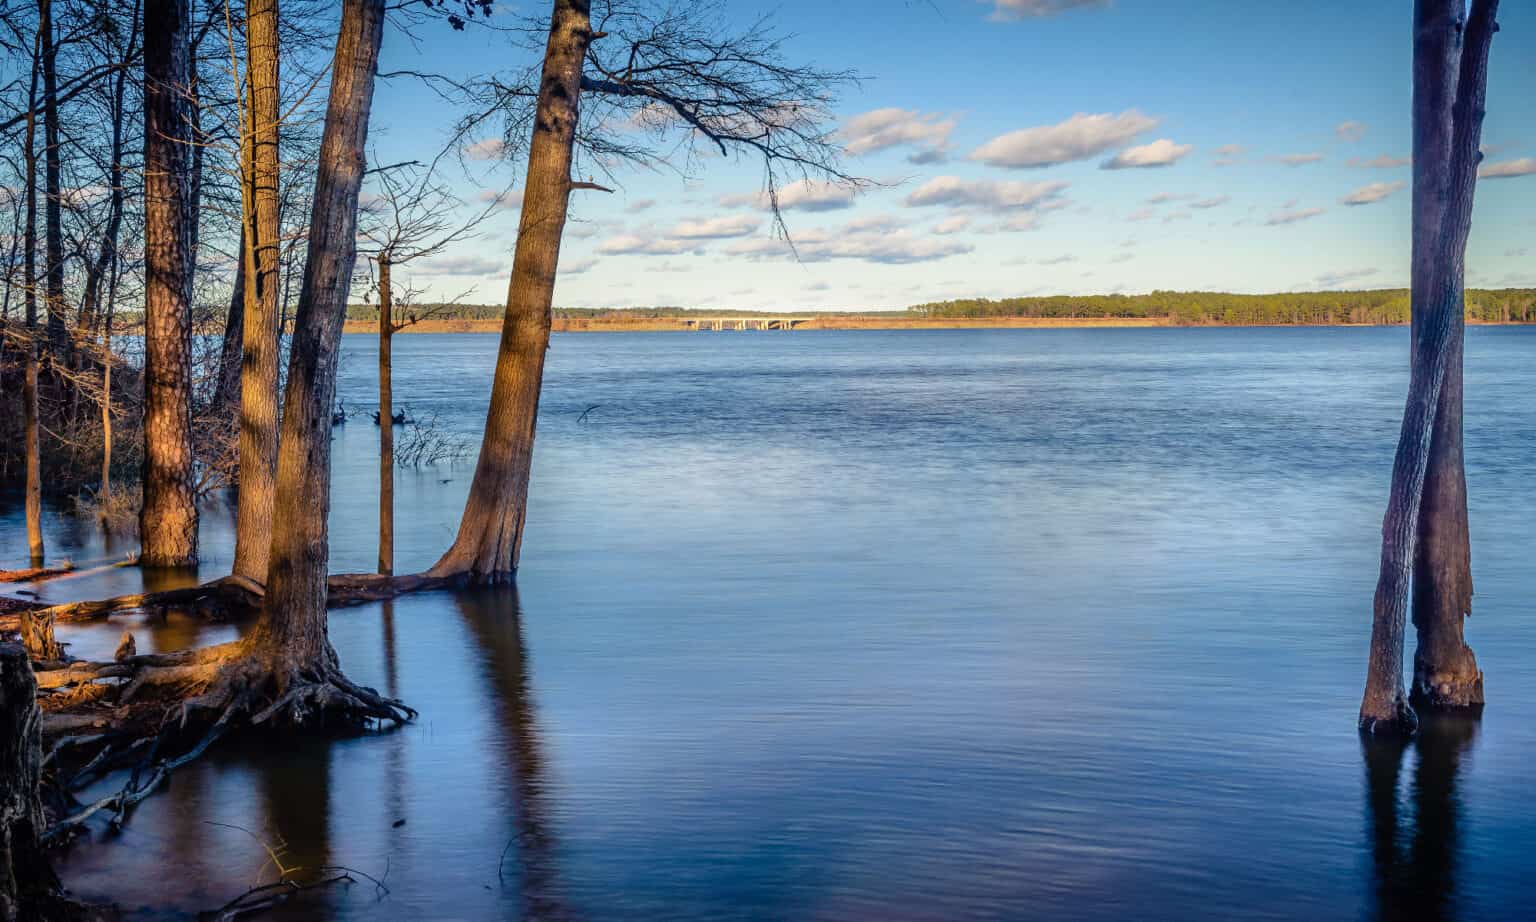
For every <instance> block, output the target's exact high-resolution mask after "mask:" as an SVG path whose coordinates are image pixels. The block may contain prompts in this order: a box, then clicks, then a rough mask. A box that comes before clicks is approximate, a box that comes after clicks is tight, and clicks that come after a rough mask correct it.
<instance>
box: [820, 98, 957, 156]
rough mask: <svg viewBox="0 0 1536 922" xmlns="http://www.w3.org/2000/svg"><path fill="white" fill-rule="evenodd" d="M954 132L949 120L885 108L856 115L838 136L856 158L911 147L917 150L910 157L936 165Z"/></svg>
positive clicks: (912, 110)
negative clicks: (896, 148) (891, 149)
mask: <svg viewBox="0 0 1536 922" xmlns="http://www.w3.org/2000/svg"><path fill="white" fill-rule="evenodd" d="M954 129H955V120H954V119H952V118H945V117H944V116H942V115H938V114H935V113H923V112H918V111H917V110H915V109H898V108H886V109H874V110H872V111H870V112H865V113H863V114H861V115H855V116H854V117H853V118H850V119H849V120H848V121H847V122H845V123H843V127H842V128H841V129H839V130H838V133H837V134H838V140H840V141H842V142H843V145H844V146H845V147H846V148H847V149H848V153H850V154H853V155H854V156H856V157H862V156H864V155H865V154H873V153H875V152H877V151H882V150H887V149H889V148H892V147H903V146H910V147H916V148H918V149H919V151H918V153H916V154H914V155H912V157H914V158H923V160H922V162H924V163H936V162H939V161H940V160H942V159H943V158H944V150H945V148H946V147H948V145H949V135H950V132H952V131H954ZM908 159H912V158H908Z"/></svg>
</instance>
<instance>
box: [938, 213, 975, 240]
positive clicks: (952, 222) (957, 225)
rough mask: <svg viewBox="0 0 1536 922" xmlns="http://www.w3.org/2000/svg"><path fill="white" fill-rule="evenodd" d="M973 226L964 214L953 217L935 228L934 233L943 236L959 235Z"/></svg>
mask: <svg viewBox="0 0 1536 922" xmlns="http://www.w3.org/2000/svg"><path fill="white" fill-rule="evenodd" d="M970 226H971V219H970V218H968V217H966V216H965V215H963V214H957V215H951V216H949V217H947V218H945V219H944V220H942V221H940V222H939V223H937V224H935V225H934V226H933V232H934V233H935V234H939V235H940V236H943V235H945V234H958V233H960V232H961V231H963V230H965V229H966V228H967V227H970Z"/></svg>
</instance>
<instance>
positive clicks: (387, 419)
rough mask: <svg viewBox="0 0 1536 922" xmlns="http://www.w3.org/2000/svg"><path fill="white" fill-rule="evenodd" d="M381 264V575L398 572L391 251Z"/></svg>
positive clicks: (380, 260) (381, 256)
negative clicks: (396, 552)
mask: <svg viewBox="0 0 1536 922" xmlns="http://www.w3.org/2000/svg"><path fill="white" fill-rule="evenodd" d="M377 261H378V264H379V572H380V573H383V574H386V575H387V574H390V573H393V572H395V425H394V403H395V399H394V381H393V370H392V364H393V359H392V355H393V348H394V341H395V319H394V301H395V299H394V291H393V289H392V288H391V287H390V285H391V283H390V278H389V261H390V253H389V250H387V249H386V250H384V251H383V252H382V253H380V254H379V256H378V260H377Z"/></svg>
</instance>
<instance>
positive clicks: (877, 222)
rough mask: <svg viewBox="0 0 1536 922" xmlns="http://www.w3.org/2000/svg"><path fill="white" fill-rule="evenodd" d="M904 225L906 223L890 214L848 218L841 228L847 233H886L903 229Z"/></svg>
mask: <svg viewBox="0 0 1536 922" xmlns="http://www.w3.org/2000/svg"><path fill="white" fill-rule="evenodd" d="M906 224H907V222H905V221H903V220H902V219H900V218H898V217H896V216H895V215H892V214H871V215H861V216H860V217H857V218H850V219H849V220H848V223H847V224H844V225H843V228H844V229H845V230H849V231H888V230H896V229H898V228H901V227H905V226H906Z"/></svg>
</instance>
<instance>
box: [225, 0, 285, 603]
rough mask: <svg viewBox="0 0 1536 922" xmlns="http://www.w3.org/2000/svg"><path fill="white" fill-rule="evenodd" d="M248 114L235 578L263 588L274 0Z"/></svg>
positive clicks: (274, 138) (272, 375)
mask: <svg viewBox="0 0 1536 922" xmlns="http://www.w3.org/2000/svg"><path fill="white" fill-rule="evenodd" d="M245 9H246V47H247V54H248V56H249V63H248V65H247V70H248V73H249V84H250V91H249V110H250V115H249V119H248V124H247V127H246V130H247V132H248V134H249V135H250V140H249V143H248V144H246V145H242V148H243V156H244V158H245V159H246V160H247V163H246V164H245V165H244V169H243V170H242V178H243V181H244V182H245V183H246V184H247V189H246V192H245V194H244V195H243V196H242V201H243V203H244V208H245V210H246V212H247V215H246V220H245V227H244V230H243V235H244V237H245V243H244V245H243V246H242V247H241V261H242V262H243V263H244V267H245V274H246V284H245V291H244V298H245V304H244V317H243V324H242V326H243V330H242V334H241V340H242V343H241V348H242V350H243V357H242V359H241V362H240V494H239V498H238V499H237V506H238V511H237V513H236V515H237V518H236V529H235V561H234V573H235V575H236V576H243V577H246V578H247V579H252V580H255V581H256V582H258V583H265V582H266V581H267V561H268V555H269V554H270V553H271V549H272V504H273V501H274V497H275V496H276V492H277V488H276V483H275V482H274V481H275V478H276V476H277V472H276V467H277V359H278V300H277V295H278V283H279V279H278V268H279V260H280V257H281V255H282V251H281V246H282V243H281V240H280V236H279V234H280V231H281V226H280V218H281V215H280V213H279V211H278V209H279V207H280V203H279V201H278V194H277V192H278V190H277V183H278V171H279V169H280V167H279V165H278V146H277V142H278V122H279V120H280V119H281V113H280V112H279V108H278V107H279V104H280V100H279V97H278V61H277V54H278V38H277V0H247V3H246V7H245Z"/></svg>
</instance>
